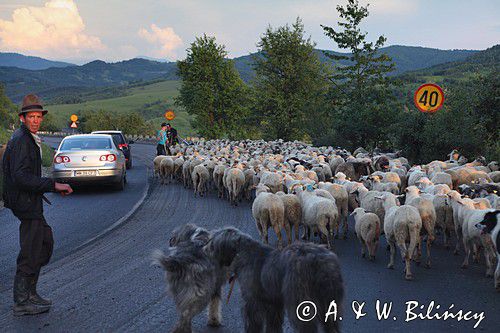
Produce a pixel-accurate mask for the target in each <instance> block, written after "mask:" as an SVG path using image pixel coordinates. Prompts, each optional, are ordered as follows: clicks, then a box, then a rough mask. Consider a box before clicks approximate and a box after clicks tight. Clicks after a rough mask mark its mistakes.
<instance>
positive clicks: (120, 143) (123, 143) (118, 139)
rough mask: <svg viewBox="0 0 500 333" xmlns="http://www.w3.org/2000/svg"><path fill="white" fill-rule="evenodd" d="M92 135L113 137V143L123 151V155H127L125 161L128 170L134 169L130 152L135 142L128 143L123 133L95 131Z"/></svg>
mask: <svg viewBox="0 0 500 333" xmlns="http://www.w3.org/2000/svg"><path fill="white" fill-rule="evenodd" d="M92 134H109V135H111V136H112V137H113V141H114V143H115V145H116V147H118V149H121V151H123V155H125V160H126V161H127V162H126V166H127V169H130V168H132V152H131V150H130V145H131V144H133V143H134V141H132V140H130V141H128V142H127V140H126V139H125V136H124V135H123V133H122V131H94V132H92Z"/></svg>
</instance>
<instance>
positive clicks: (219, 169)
mask: <svg viewBox="0 0 500 333" xmlns="http://www.w3.org/2000/svg"><path fill="white" fill-rule="evenodd" d="M224 171H226V166H224V165H222V164H218V165H216V166H215V168H214V172H213V179H214V185H215V188H216V189H217V194H218V196H219V198H223V197H224V183H223V178H224Z"/></svg>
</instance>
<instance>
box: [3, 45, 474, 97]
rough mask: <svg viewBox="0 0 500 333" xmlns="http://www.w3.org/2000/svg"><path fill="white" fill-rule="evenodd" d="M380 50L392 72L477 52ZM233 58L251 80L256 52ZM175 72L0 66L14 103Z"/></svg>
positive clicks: (131, 63) (169, 67) (137, 66)
mask: <svg viewBox="0 0 500 333" xmlns="http://www.w3.org/2000/svg"><path fill="white" fill-rule="evenodd" d="M380 51H381V52H385V53H387V54H388V55H389V56H391V57H392V58H393V60H394V62H395V63H396V70H395V71H394V72H393V73H391V75H398V74H401V73H403V72H406V71H411V70H416V69H420V68H425V67H429V66H432V65H436V64H440V63H445V62H450V61H458V60H463V59H465V58H466V57H468V56H470V55H472V54H474V53H477V51H471V50H438V49H431V48H424V47H414V46H400V45H395V46H389V47H385V48H382V49H381V50H380ZM316 52H317V54H318V55H319V57H320V59H321V61H323V62H331V61H332V60H331V59H330V58H328V57H326V56H325V55H324V52H330V53H335V52H332V51H322V50H316ZM336 54H339V53H336ZM344 55H348V54H344ZM232 61H233V62H234V64H235V67H236V69H237V70H238V71H239V73H240V75H241V77H242V79H243V80H244V81H246V82H248V81H249V80H251V78H252V77H253V75H254V72H253V68H252V63H253V55H252V54H250V55H247V56H243V57H238V58H235V59H233V60H232ZM342 63H344V64H346V63H348V62H341V64H342ZM0 64H1V63H0ZM176 71H177V66H176V63H175V62H157V61H150V60H146V59H139V58H135V59H131V60H126V61H120V62H116V63H106V62H104V61H100V60H96V61H92V62H90V63H88V64H85V65H82V66H69V67H64V68H48V69H44V70H27V69H22V68H17V67H5V66H4V67H0V81H1V82H2V83H3V84H4V85H5V88H6V93H7V96H9V97H10V98H11V99H12V100H13V101H14V102H19V101H20V100H21V99H22V97H23V96H24V95H25V94H27V93H31V92H34V93H36V94H39V95H40V96H42V97H43V98H44V99H45V100H52V99H54V98H60V97H61V96H67V95H75V94H76V95H78V94H93V93H95V91H96V89H103V88H104V87H116V86H126V85H130V84H134V83H144V82H148V81H151V80H177V75H176ZM60 102H64V101H60ZM71 102H79V101H78V100H73V101H71Z"/></svg>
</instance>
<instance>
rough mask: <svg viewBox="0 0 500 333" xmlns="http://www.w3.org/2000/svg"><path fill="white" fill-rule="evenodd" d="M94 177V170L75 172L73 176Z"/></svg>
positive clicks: (95, 172) (95, 173)
mask: <svg viewBox="0 0 500 333" xmlns="http://www.w3.org/2000/svg"><path fill="white" fill-rule="evenodd" d="M96 175H97V171H96V170H81V171H75V176H96Z"/></svg>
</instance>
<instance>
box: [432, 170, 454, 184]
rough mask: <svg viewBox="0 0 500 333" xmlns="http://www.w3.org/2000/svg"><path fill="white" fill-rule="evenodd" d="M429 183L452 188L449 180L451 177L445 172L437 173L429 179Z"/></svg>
mask: <svg viewBox="0 0 500 333" xmlns="http://www.w3.org/2000/svg"><path fill="white" fill-rule="evenodd" d="M431 182H432V183H434V184H446V185H448V187H450V188H451V187H452V186H453V182H452V180H451V176H450V175H449V174H447V173H446V172H437V173H436V174H434V176H433V177H432V179H431Z"/></svg>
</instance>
